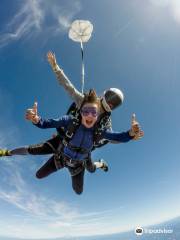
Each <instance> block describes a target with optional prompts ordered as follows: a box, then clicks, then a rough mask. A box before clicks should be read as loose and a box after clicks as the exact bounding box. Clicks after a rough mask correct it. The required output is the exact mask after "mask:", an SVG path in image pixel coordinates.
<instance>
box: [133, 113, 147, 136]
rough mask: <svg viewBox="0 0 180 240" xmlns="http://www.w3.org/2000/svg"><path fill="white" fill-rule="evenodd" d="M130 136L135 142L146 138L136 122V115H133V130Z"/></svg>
mask: <svg viewBox="0 0 180 240" xmlns="http://www.w3.org/2000/svg"><path fill="white" fill-rule="evenodd" d="M129 135H130V136H131V137H134V138H133V139H134V140H138V139H140V138H142V137H143V136H144V132H143V131H142V130H141V127H140V125H139V123H138V122H137V120H136V115H135V114H133V115H132V119H131V129H130V131H129Z"/></svg>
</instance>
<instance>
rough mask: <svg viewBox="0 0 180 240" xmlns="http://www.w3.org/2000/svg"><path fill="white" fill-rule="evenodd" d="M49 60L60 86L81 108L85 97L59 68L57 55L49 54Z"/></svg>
mask: <svg viewBox="0 0 180 240" xmlns="http://www.w3.org/2000/svg"><path fill="white" fill-rule="evenodd" d="M47 60H48V62H49V64H50V65H51V67H52V69H53V71H54V73H55V74H56V77H57V80H58V82H59V84H60V85H61V86H63V87H64V89H65V90H66V91H67V93H68V94H69V96H70V97H71V98H72V99H73V101H75V103H76V105H77V106H78V108H80V106H81V104H82V102H83V99H84V95H83V94H82V93H80V92H79V91H78V90H77V89H76V88H75V86H74V85H73V84H72V83H71V81H70V80H69V79H68V77H67V76H66V75H65V74H64V72H63V70H62V69H61V68H60V67H59V66H58V64H57V62H56V57H55V54H53V53H52V52H48V53H47Z"/></svg>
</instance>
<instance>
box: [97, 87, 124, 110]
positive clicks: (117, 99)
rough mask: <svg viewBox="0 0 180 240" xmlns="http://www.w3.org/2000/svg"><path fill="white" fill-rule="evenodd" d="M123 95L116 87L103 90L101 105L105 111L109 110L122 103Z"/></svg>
mask: <svg viewBox="0 0 180 240" xmlns="http://www.w3.org/2000/svg"><path fill="white" fill-rule="evenodd" d="M123 100H124V95H123V93H122V91H121V90H120V89H118V88H110V89H108V90H106V91H104V95H103V97H102V100H101V101H102V105H103V107H104V109H105V110H106V111H107V112H111V111H112V110H114V109H115V108H116V107H118V106H120V105H121V104H122V103H123Z"/></svg>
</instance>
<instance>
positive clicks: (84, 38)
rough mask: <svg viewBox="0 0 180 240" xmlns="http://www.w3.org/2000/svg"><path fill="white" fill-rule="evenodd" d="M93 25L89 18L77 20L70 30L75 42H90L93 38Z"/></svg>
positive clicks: (70, 35) (70, 36) (71, 37)
mask: <svg viewBox="0 0 180 240" xmlns="http://www.w3.org/2000/svg"><path fill="white" fill-rule="evenodd" d="M92 31H93V25H92V24H91V23H90V21H87V20H75V21H74V22H73V23H72V24H71V28H70V30H69V38H70V39H72V40H73V41H75V42H81V43H83V42H88V41H89V39H90V38H91V34H92Z"/></svg>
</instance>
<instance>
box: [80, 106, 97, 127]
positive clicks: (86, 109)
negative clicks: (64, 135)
mask: <svg viewBox="0 0 180 240" xmlns="http://www.w3.org/2000/svg"><path fill="white" fill-rule="evenodd" d="M98 114H99V108H98V104H96V103H85V104H84V105H83V107H82V109H81V116H82V120H81V123H82V124H83V125H84V126H85V127H86V128H91V127H93V126H94V124H95V123H96V121H97V119H98Z"/></svg>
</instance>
